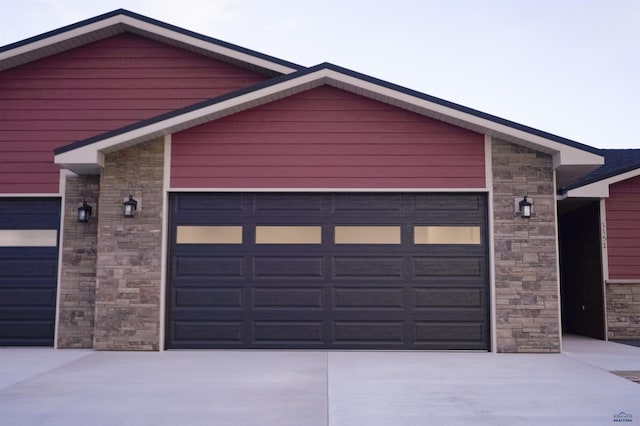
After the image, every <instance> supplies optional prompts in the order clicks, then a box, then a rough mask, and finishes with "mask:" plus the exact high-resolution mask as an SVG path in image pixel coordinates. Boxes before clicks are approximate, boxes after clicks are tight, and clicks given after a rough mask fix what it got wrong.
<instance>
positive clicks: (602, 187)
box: [563, 167, 640, 198]
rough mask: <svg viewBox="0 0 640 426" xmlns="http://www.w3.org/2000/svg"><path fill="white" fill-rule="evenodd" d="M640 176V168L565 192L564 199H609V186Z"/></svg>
mask: <svg viewBox="0 0 640 426" xmlns="http://www.w3.org/2000/svg"><path fill="white" fill-rule="evenodd" d="M637 176H640V167H637V168H635V169H632V170H628V171H626V172H624V173H619V174H616V175H613V176H608V177H606V178H603V179H600V180H597V181H595V182H590V183H587V184H584V185H581V186H577V187H574V188H570V189H568V190H566V191H565V193H564V194H563V195H564V198H608V197H609V186H610V185H613V184H614V183H618V182H622V181H624V180H627V179H632V178H634V177H637Z"/></svg>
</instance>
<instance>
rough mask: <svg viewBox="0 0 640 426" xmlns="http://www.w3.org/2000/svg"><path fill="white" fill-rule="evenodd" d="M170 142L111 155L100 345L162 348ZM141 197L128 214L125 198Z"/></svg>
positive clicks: (104, 182) (101, 240)
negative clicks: (166, 162) (126, 215)
mask: <svg viewBox="0 0 640 426" xmlns="http://www.w3.org/2000/svg"><path fill="white" fill-rule="evenodd" d="M163 165H164V143H163V140H162V138H160V139H157V140H154V141H149V142H144V143H141V144H138V145H136V146H133V147H130V148H126V149H123V150H121V151H117V152H114V153H111V154H107V155H106V156H105V166H104V170H103V172H102V179H101V182H100V220H99V226H98V262H97V286H96V316H95V334H94V348H95V349H99V350H159V349H160V281H161V261H162V260H161V247H162V232H163V230H162V205H163V188H162V183H163ZM129 194H131V195H133V197H134V198H135V199H137V200H138V201H139V203H140V204H139V211H138V212H137V213H136V216H135V217H134V218H124V217H123V214H122V202H123V199H124V198H126V197H128V196H129Z"/></svg>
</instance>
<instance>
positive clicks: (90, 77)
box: [0, 33, 266, 193]
mask: <svg viewBox="0 0 640 426" xmlns="http://www.w3.org/2000/svg"><path fill="white" fill-rule="evenodd" d="M265 78H266V77H264V76H262V75H260V74H256V73H254V72H251V71H247V70H243V69H240V68H237V67H234V66H232V65H229V64H227V63H224V62H221V61H216V60H213V59H210V58H207V57H204V56H200V55H196V54H194V53H191V52H188V51H186V50H182V49H178V48H175V47H172V46H168V45H165V44H162V43H159V42H156V41H153V40H149V39H146V38H143V37H140V36H137V35H134V34H128V33H125V34H121V35H118V36H115V37H112V38H109V39H105V40H102V41H98V42H96V43H92V44H90V45H85V46H82V47H79V48H77V49H74V50H71V51H68V52H64V53H61V54H59V55H55V56H51V57H48V58H45V59H42V60H39V61H35V62H32V63H29V64H25V65H23V66H20V67H16V68H12V69H9V70H7V71H4V72H2V73H0V193H57V192H58V180H59V178H58V167H57V166H56V165H55V164H53V153H52V150H53V149H54V148H57V147H60V146H64V145H67V144H70V143H72V142H74V141H77V140H81V139H85V138H87V137H90V136H94V135H96V134H100V133H103V132H106V131H110V130H113V129H117V128H119V127H122V126H124V125H127V124H130V123H134V122H137V121H139V120H142V119H145V118H150V117H153V116H155V115H158V114H161V113H164V112H167V111H170V110H173V109H176V108H180V107H184V106H187V105H190V104H193V103H195V102H198V101H201V100H204V99H208V98H211V97H215V96H218V95H221V94H224V93H228V92H230V91H233V90H236V89H239V88H243V87H247V86H249V85H252V84H255V83H257V82H260V81H263V80H264V79H265Z"/></svg>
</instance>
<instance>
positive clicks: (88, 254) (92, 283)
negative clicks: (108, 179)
mask: <svg viewBox="0 0 640 426" xmlns="http://www.w3.org/2000/svg"><path fill="white" fill-rule="evenodd" d="M99 194H100V176H69V177H67V180H66V191H65V206H64V212H65V213H64V226H63V235H62V264H61V271H60V272H61V275H60V276H61V279H60V285H59V287H60V293H59V297H60V300H59V309H58V333H57V347H59V348H91V347H92V346H93V326H94V324H93V321H94V315H95V311H94V303H95V292H96V247H97V240H98V215H97V213H99V211H97V209H95V210H94V211H93V212H92V213H93V216H92V217H91V218H90V219H89V222H88V223H78V205H80V204H81V203H82V201H84V200H86V201H87V202H88V203H90V204H94V205H95V204H96V202H97V201H98V196H99Z"/></svg>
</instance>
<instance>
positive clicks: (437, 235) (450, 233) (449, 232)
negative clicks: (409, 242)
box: [413, 226, 480, 245]
mask: <svg viewBox="0 0 640 426" xmlns="http://www.w3.org/2000/svg"><path fill="white" fill-rule="evenodd" d="M413 242H414V244H469V245H478V244H480V227H479V226H414V227H413Z"/></svg>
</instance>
